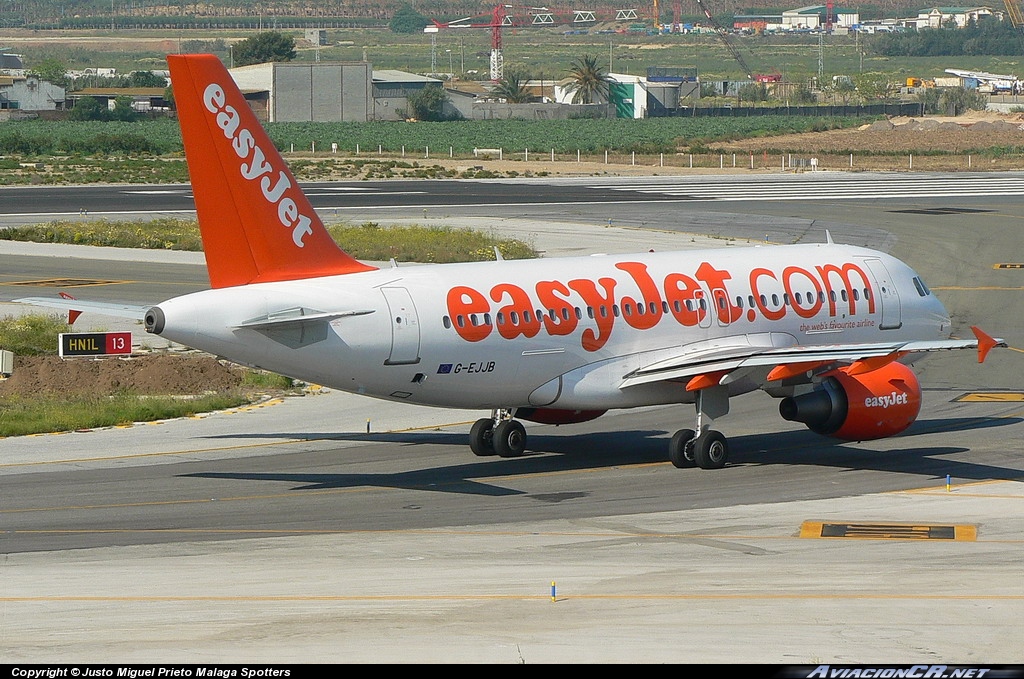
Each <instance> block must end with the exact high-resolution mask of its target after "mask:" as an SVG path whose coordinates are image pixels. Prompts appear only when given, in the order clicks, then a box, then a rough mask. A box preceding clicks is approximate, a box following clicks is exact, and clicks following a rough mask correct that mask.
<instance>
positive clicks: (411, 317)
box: [380, 288, 420, 365]
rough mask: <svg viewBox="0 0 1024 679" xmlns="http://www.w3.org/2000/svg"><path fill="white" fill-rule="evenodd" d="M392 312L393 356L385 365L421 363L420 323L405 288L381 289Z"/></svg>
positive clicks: (410, 297)
mask: <svg viewBox="0 0 1024 679" xmlns="http://www.w3.org/2000/svg"><path fill="white" fill-rule="evenodd" d="M380 290H381V292H382V293H384V299H385V300H386V301H387V303H388V309H389V310H390V312H391V355H390V356H388V359H387V360H386V361H384V365H408V364H411V363H419V362H420V321H419V317H418V316H417V315H416V307H415V305H413V302H412V296H411V295H410V294H409V291H408V290H406V289H405V288H381V289H380Z"/></svg>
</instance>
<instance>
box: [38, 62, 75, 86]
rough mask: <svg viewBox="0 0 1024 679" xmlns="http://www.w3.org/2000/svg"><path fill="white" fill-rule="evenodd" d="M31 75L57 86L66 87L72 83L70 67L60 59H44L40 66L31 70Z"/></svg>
mask: <svg viewBox="0 0 1024 679" xmlns="http://www.w3.org/2000/svg"><path fill="white" fill-rule="evenodd" d="M29 75H34V76H36V77H37V78H39V79H40V80H45V81H46V82H48V83H50V84H51V85H56V86H57V87H64V88H66V87H67V86H68V84H69V83H70V79H69V78H68V68H67V66H66V65H65V64H64V62H63V61H61V60H60V59H54V58H50V59H43V60H42V61H40V62H39V65H38V66H36V67H35V68H33V69H32V70H31V71H29Z"/></svg>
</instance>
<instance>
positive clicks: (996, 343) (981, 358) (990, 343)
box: [971, 325, 1006, 363]
mask: <svg viewBox="0 0 1024 679" xmlns="http://www.w3.org/2000/svg"><path fill="white" fill-rule="evenodd" d="M971 332H973V333H974V336H975V337H977V338H978V363H984V362H985V357H986V356H988V352H989V351H991V350H992V349H994V348H995V347H1005V346H1006V342H1003V341H1002V340H997V339H996V338H994V337H992V336H991V335H989V334H988V333H986V332H985V331H984V330H982V329H981V328H979V327H978V326H976V325H972V326H971Z"/></svg>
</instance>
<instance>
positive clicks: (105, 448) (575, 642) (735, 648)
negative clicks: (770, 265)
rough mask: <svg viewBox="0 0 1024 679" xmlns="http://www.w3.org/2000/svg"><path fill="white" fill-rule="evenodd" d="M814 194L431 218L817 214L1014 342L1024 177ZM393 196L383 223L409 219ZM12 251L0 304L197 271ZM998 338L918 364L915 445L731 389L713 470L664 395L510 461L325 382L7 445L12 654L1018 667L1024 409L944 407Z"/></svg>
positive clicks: (608, 241)
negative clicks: (929, 195)
mask: <svg viewBox="0 0 1024 679" xmlns="http://www.w3.org/2000/svg"><path fill="white" fill-rule="evenodd" d="M602 182H604V183H606V184H609V185H614V184H615V182H609V181H608V180H607V179H603V180H602ZM421 186H423V187H425V188H428V189H429V186H430V184H429V183H422V184H421ZM638 186H639V184H637V185H633V186H632V188H631V189H630V190H631V191H635V190H637V187H638ZM531 192H532V189H531V191H522V190H521V188H520V193H523V194H530V193H531ZM608 192H609V193H614V187H613V186H612V188H611V189H609V191H608ZM471 193H472V192H471ZM836 200H837V201H839V202H833V203H828V202H822V201H807V202H805V201H800V200H795V199H788V200H779V201H765V200H757V199H752V200H750V201H748V202H742V201H739V202H737V201H728V203H729V204H728V205H727V206H724V207H723V203H722V202H716V203H715V204H713V205H712V204H705V203H702V204H701V205H700V206H699V207H697V206H688V207H685V208H680V207H679V206H677V205H675V204H671V203H670V204H668V206H666V204H664V203H661V202H653V203H651V204H650V205H648V204H646V203H639V204H635V203H610V204H609V205H607V206H604V207H602V208H601V209H600V211H598V212H595V211H593V209H592V208H590V207H587V206H586V205H583V204H580V205H574V204H572V202H571V201H566V202H565V203H564V204H561V205H559V206H553V205H551V204H550V203H545V204H542V205H533V206H529V207H517V208H515V209H504V208H500V207H498V206H496V205H478V206H473V207H461V208H458V209H456V207H452V208H451V213H452V214H448V215H444V216H442V215H431V216H428V219H431V220H437V221H442V220H444V221H446V222H453V223H458V224H462V223H466V222H470V221H475V222H477V223H480V222H482V223H483V224H485V225H490V226H492V227H494V228H499V229H508V230H509V231H510V232H514V231H518V232H520V233H523V232H526V233H531V234H533V235H534V236H535V237H536V239H537V244H538V246H539V247H540V248H541V249H542V250H545V252H546V255H547V256H556V255H559V254H566V253H576V251H577V249H579V248H581V244H582V243H585V245H582V247H589V248H597V249H599V250H600V251H623V250H616V249H615V248H626V247H631V248H635V247H636V246H637V245H638V244H642V245H643V246H644V247H645V248H646V247H647V246H648V245H650V246H651V247H655V248H659V249H667V248H670V247H677V248H678V247H697V246H703V245H707V244H710V243H717V244H722V243H725V244H726V246H728V247H733V246H735V247H753V246H755V245H757V244H759V243H761V242H763V240H764V236H765V233H766V232H767V233H769V234H771V240H772V242H789V241H788V240H786V239H792V238H796V237H799V238H806V239H813V238H820V237H821V235H822V233H823V230H824V228H823V225H828V226H827V228H829V230H830V232H831V233H832V236H833V238H835V239H836V240H837V241H838V240H842V239H844V238H848V239H850V240H847V241H846V242H851V241H852V240H855V239H857V238H861V239H866V240H869V241H870V242H875V241H881V242H883V243H884V244H885V246H886V247H884V248H883V249H888V250H890V251H893V252H894V254H897V256H901V257H903V258H905V259H907V261H908V262H909V263H911V265H913V266H914V267H915V268H917V269H918V271H920V272H921V273H922V274H923V275H924V276H926V278H927V279H928V281H929V284H930V285H931V286H932V287H933V289H936V290H938V294H939V296H940V298H942V299H943V300H944V301H946V302H947V307H948V308H950V311H951V312H953V313H954V316H955V317H956V323H957V327H966V326H967V325H970V324H981V325H982V326H983V327H986V328H987V329H991V331H992V332H993V333H995V334H998V335H999V336H1002V337H1004V338H1006V339H1007V340H1008V342H1009V343H1010V345H1011V347H1020V346H1024V336H1022V334H1021V333H1022V328H1021V327H1020V323H1021V321H1020V314H1017V313H1008V311H1009V310H1010V309H1011V308H1012V304H1013V303H1014V301H1015V300H1014V298H1015V297H1017V296H1019V289H1020V285H1019V281H1017V280H1015V279H1013V278H1011V277H1012V276H1015V275H1017V274H1016V273H1015V272H1013V271H1003V270H999V269H996V268H994V265H995V264H996V263H998V262H1000V261H1003V260H1005V259H1007V258H1008V255H1011V254H1012V249H1011V248H1012V246H1013V244H1015V243H1016V238H1015V236H1014V234H1015V231H1016V228H1017V225H1018V224H1019V219H1020V218H1021V216H1022V213H1021V209H1020V205H1019V202H1020V201H1019V200H1018V198H1017V197H1016V196H1015V195H1010V196H980V195H977V196H971V197H963V198H958V197H954V196H950V197H949V198H948V199H947V200H943V201H942V205H941V206H940V207H947V208H948V207H956V208H960V209H970V210H978V212H973V213H956V212H947V213H946V214H938V215H934V214H919V213H915V212H903V210H908V209H913V210H919V209H933V208H934V207H935V206H934V205H930V204H929V201H925V200H922V199H919V198H918V197H907V196H906V195H902V196H897V197H890V198H884V199H883V198H875V199H871V202H870V203H864V202H862V200H863V199H861V198H846V199H836ZM638 205H639V207H638ZM404 209H405V214H404V216H402V217H401V218H403V219H410V220H416V219H419V220H420V221H422V216H421V215H417V214H416V212H415V211H412V210H410V209H409V207H408V206H406V207H405V208H404ZM390 210H392V211H394V212H395V213H399V212H401V211H402V206H397V207H392V208H390ZM410 212H411V214H410ZM472 212H477V213H478V214H467V213H472ZM757 212H760V213H761V214H762V216H760V217H755V216H752V215H753V214H754V213H757ZM456 213H458V214H456ZM581 213H585V214H586V215H587V217H586V218H581V217H580V216H579V215H580V214H581ZM965 214H968V215H969V219H970V220H971V221H970V228H967V225H966V224H965V223H964V221H963V220H964V219H965V217H964V215H965ZM598 215H600V218H598ZM331 216H333V215H325V217H327V218H330V217H331ZM349 216H350V217H353V218H357V219H358V218H360V217H361V216H362V213H361V212H360V211H359V210H355V209H354V210H352V211H351V213H350V215H349ZM556 216H557V218H556ZM394 218H395V219H398V218H399V217H398V216H395V217H394ZM609 219H610V220H611V223H610V224H609V223H608V220H609ZM701 225H705V226H707V225H710V226H712V227H713V228H711V229H699V228H695V227H699V226H701ZM688 229H689V230H688ZM979 233H982V234H983V237H982V238H980V239H979V238H978V235H979ZM858 244H860V243H858ZM876 246H877V243H876ZM7 247H8V244H7V243H6V242H0V248H7ZM11 249H12V250H13V249H17V248H11ZM33 252H35V251H34V250H33V249H32V247H31V246H30V247H23V248H21V250H20V254H18V255H17V256H15V255H13V254H12V253H11V251H10V250H8V249H0V254H2V255H3V258H4V262H5V267H4V273H3V275H2V276H0V298H2V299H10V298H11V295H12V294H17V296H26V295H29V294H42V292H43V291H42V290H27V289H26V287H25V286H22V285H12V283H16V282H18V281H25V280H31V279H32V277H33V276H43V275H47V272H48V271H49V272H50V273H49V274H48V275H51V276H52V275H55V274H58V273H59V274H60V275H64V274H65V273H67V274H69V275H71V274H73V275H76V276H82V277H89V276H94V275H95V276H99V275H101V274H102V273H103V272H106V275H109V273H110V272H111V271H112V270H116V271H117V273H118V276H117V278H118V279H119V280H123V281H125V282H123V283H112V284H109V285H101V286H96V287H91V288H90V289H89V291H88V295H86V294H85V293H83V294H81V296H82V297H86V296H91V297H95V295H93V293H94V292H100V293H101V294H102V295H103V296H102V297H99V298H106V299H118V300H120V301H132V300H134V301H137V302H149V301H159V299H161V298H163V297H166V296H170V295H171V294H177V292H176V290H179V289H181V290H187V289H191V287H190V286H202V285H203V281H202V269H201V268H200V267H197V266H196V264H195V263H191V262H189V261H188V258H182V261H179V262H161V263H146V262H122V263H119V264H117V265H116V267H117V268H116V269H112V266H113V265H112V264H111V262H110V261H109V260H104V259H89V258H83V257H80V256H62V257H61V259H58V260H54V259H53V258H49V259H47V258H45V257H42V256H40V255H39V254H33ZM102 254H103V253H100V254H99V255H96V254H95V253H93V254H91V255H90V256H102ZM1011 259H1012V258H1011ZM151 266H157V267H160V268H158V269H150V267H151ZM154 270H155V271H158V272H159V273H158V274H156V275H154V274H151V273H148V272H149V271H154ZM29 287H31V286H29ZM153 297H156V299H155V300H154V299H153ZM958 353H959V354H966V353H968V352H958ZM1019 356H1020V354H1019V352H1016V351H1012V350H1011V351H1003V352H1000V353H999V354H998V355H993V356H992V357H991V358H990V359H989V361H988V362H986V363H985V364H984V365H983V366H978V365H977V364H976V362H974V359H973V357H971V356H966V355H942V356H936V357H929V358H928V359H927V361H925V362H923V363H922V364H921V366H920V374H921V375H922V383H923V386H924V387H925V390H926V391H925V397H924V398H925V408H924V410H923V412H922V416H921V418H920V419H919V420H918V422H917V423H916V424H915V425H913V427H912V428H911V429H910V430H909V431H908V432H907V433H906V434H905V435H902V436H899V437H895V438H892V439H885V440H883V441H874V442H870V443H864V444H837V443H835V442H832V441H829V440H827V439H822V438H820V437H817V436H815V435H813V434H811V433H810V432H807V431H806V430H804V429H802V428H801V427H799V426H798V425H794V424H793V423H789V422H785V421H784V420H782V419H781V418H780V417H779V416H778V413H777V411H776V408H777V404H776V403H775V402H774V401H773V400H772V399H769V398H767V397H763V396H761V395H751V396H748V397H740V398H737V399H735V400H734V402H733V411H732V413H731V414H730V415H729V416H728V417H727V418H724V419H723V420H721V422H720V426H721V428H722V430H723V432H724V433H726V434H727V435H728V436H729V437H730V440H731V441H732V443H733V455H732V464H730V466H729V467H727V468H726V469H723V470H719V471H710V472H709V471H703V470H699V469H691V470H678V469H675V468H674V467H672V466H671V465H670V464H669V463H668V462H667V461H665V459H664V450H665V446H666V443H667V437H668V436H669V435H670V433H671V431H673V430H674V429H675V428H678V422H679V421H680V419H681V418H684V417H685V418H688V417H690V413H689V411H685V412H684V411H683V409H682V408H669V407H662V408H647V409H639V410H637V411H623V412H619V413H610V414H609V415H606V416H605V417H603V418H600V419H598V420H595V421H593V422H591V423H586V424H582V425H574V426H571V427H557V428H556V427H541V426H538V425H532V426H531V427H530V434H531V446H530V449H531V454H530V455H528V456H526V457H524V458H520V459H492V458H474V457H473V456H472V454H471V453H470V452H469V451H468V448H467V447H466V443H465V436H466V432H467V431H468V426H469V422H471V421H472V419H475V417H478V416H479V413H475V412H461V411H455V412H452V411H438V410H431V409H425V408H410V407H404V406H392V405H388V404H381V403H379V402H371V401H367V400H365V399H360V398H358V397H353V396H348V395H345V394H340V393H333V392H331V393H321V394H316V395H309V396H306V397H303V398H295V399H287V400H286V401H284V402H281V403H268V404H265V405H263V406H262V407H258V408H251V409H243V410H239V411H233V412H227V413H217V414H212V415H210V416H208V417H204V418H200V419H196V420H179V421H173V422H165V423H159V424H152V425H135V426H134V427H131V428H128V429H108V430H102V431H94V432H77V433H72V434H63V435H49V436H41V437H26V438H21V439H5V440H0V475H2V476H3V484H4V492H3V494H2V499H0V552H2V553H3V554H4V557H3V560H2V563H3V564H4V568H3V572H2V575H3V577H4V582H5V586H4V588H3V591H2V595H0V601H2V602H3V609H2V610H3V615H4V621H5V624H4V627H5V647H6V649H7V653H6V655H8V656H9V662H112V661H115V660H116V662H122V663H131V662H139V663H142V662H145V663H154V662H160V663H169V662H184V663H192V662H241V663H256V662H265V663H285V662H299V663H305V662H353V663H379V662H394V663H417V662H428V663H442V662H458V663H469V662H487V663H537V662H563V663H566V662H575V663H585V662H603V663H627V662H629V663H636V662H670V663H679V662H684V663H685V662H695V663H696V662H701V663H736V662H754V663H779V664H787V665H804V664H817V663H820V662H833V663H870V662H887V663H913V662H927V663H934V662H949V663H955V662H962V663H1019V662H1021V657H1020V651H1019V644H1018V643H1017V640H1018V639H1019V638H1020V634H1021V632H1022V631H1024V627H1022V623H1021V622H1020V620H1021V616H1020V610H1021V605H1022V602H1024V586H1022V582H1021V579H1020V578H1019V557H1018V555H1019V549H1020V543H1021V529H1020V522H1019V520H1017V517H1019V515H1020V506H1021V501H1022V499H1024V493H1022V492H1021V488H1020V483H1019V479H1020V478H1021V475H1022V469H1024V461H1022V460H1021V459H1020V454H1019V451H1020V450H1021V445H1020V443H1021V442H1020V437H1021V436H1022V433H1024V430H1022V428H1021V426H1020V423H1021V416H1022V413H1024V405H1022V403H1021V402H1017V401H1014V400H1012V399H1007V400H1003V399H988V400H980V401H964V400H961V399H962V398H963V397H964V396H965V395H966V394H971V393H976V392H985V393H989V394H991V393H992V391H993V390H994V389H998V390H1002V391H1006V392H1011V391H1020V390H1021V387H1022V385H1024V380H1022V377H1021V372H1020V371H1021V366H1020V358H1019ZM367 429H369V432H367ZM947 475H948V478H949V482H948V485H947ZM823 523H827V524H829V525H839V526H846V527H848V528H849V527H852V529H851V530H854V529H859V530H861V531H864V530H867V529H865V528H864V527H865V526H868V527H871V528H870V530H871V531H874V532H869V533H868V534H869V535H870V536H871V537H872V538H873V539H864V538H863V537H861V538H860V539H855V538H849V539H846V538H822V537H820V536H819V537H810V536H808V534H807V533H806V531H807V530H811V531H812V532H813V526H815V525H817V524H823ZM808 526H811V527H812V528H808ZM879 526H882V527H885V526H888V527H889V528H887V529H882V530H879V529H878V527H879ZM950 527H964V528H965V530H966V529H967V528H970V529H973V539H967V538H963V539H961V538H960V537H958V536H957V534H956V533H955V532H953V533H952V534H953V535H954V538H950V537H938V536H939V535H940V534H945V533H943V530H944V529H947V528H950ZM931 528H935V530H934V531H931V530H930V529H931ZM916 529H920V530H916ZM940 529H941V530H940ZM950 530H952V529H951V528H950ZM933 533H934V534H935V536H936V537H934V538H933V537H930V536H931V535H932V534H933ZM962 533H963V532H962ZM968 533H970V531H969V530H966V533H963V534H968ZM863 535H864V533H863V532H862V533H861V536H863Z"/></svg>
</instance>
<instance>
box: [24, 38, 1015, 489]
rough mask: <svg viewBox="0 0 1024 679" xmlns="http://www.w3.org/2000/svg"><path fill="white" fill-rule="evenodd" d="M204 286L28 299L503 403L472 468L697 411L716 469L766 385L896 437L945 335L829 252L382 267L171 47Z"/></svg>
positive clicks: (392, 393) (422, 390) (909, 302)
mask: <svg viewBox="0 0 1024 679" xmlns="http://www.w3.org/2000/svg"><path fill="white" fill-rule="evenodd" d="M167 61H168V64H169V66H170V73H171V81H172V86H173V88H174V97H175V101H176V105H177V109H178V117H179V121H180V125H181V131H182V137H183V140H184V146H185V154H186V160H187V162H188V166H189V172H190V177H191V183H192V188H193V194H194V197H195V204H196V213H197V218H198V221H199V225H200V230H201V232H202V238H203V248H204V251H205V256H206V263H207V269H208V272H209V277H210V286H211V287H210V288H209V289H207V290H203V291H200V292H195V293H191V294H187V295H183V296H180V297H175V298H172V299H168V300H166V301H164V302H161V303H159V304H157V305H156V306H152V307H136V306H131V305H110V304H105V303H91V304H90V303H88V302H83V301H82V300H73V301H71V300H66V299H65V300H59V301H58V300H53V299H50V298H24V299H21V300H18V301H21V302H26V303H31V304H37V305H43V306H54V307H58V308H63V309H72V308H73V309H75V310H79V311H82V310H86V311H100V312H102V313H107V314H113V315H124V316H128V317H135V318H139V319H141V320H143V321H144V324H145V329H146V331H147V332H149V333H153V334H155V335H159V336H161V337H163V338H166V339H168V340H171V341H173V342H176V343H179V344H183V345H186V346H190V347H193V348H195V349H199V350H202V351H205V352H209V353H211V354H214V355H217V356H221V357H224V358H226V359H228V360H230V361H233V362H236V363H239V364H242V365H246V366H251V367H255V368H261V369H265V370H269V371H273V372H277V373H280V374H283V375H288V376H290V377H293V378H297V379H299V380H304V381H307V382H311V383H315V384H320V385H324V386H327V387H331V388H334V389H338V390H343V391H348V392H354V393H358V394H364V395H366V396H371V397H376V398H379V399H387V400H390V401H399V402H405V403H415V404H424V405H431V406H439V407H450V408H460V409H481V410H490V415H489V416H487V417H482V418H480V419H479V420H477V421H476V422H475V423H474V424H473V425H472V427H471V429H470V432H469V446H470V448H471V450H472V452H473V453H475V454H476V455H479V456H491V455H497V456H501V457H509V458H510V457H517V456H520V455H522V454H523V453H524V452H525V451H526V448H527V435H526V429H525V427H524V425H523V424H522V422H521V420H526V421H531V422H539V423H547V424H569V423H577V422H585V421H588V420H591V419H594V418H596V417H599V416H600V415H602V414H604V413H605V412H607V411H608V410H611V409H623V408H634V407H639V406H650V405H661V404H684V405H692V406H693V407H694V411H695V418H694V424H693V428H692V429H691V428H682V429H679V430H678V431H677V432H675V434H674V435H673V436H672V437H671V440H670V442H669V445H668V458H669V460H670V461H671V462H672V464H673V465H675V466H676V467H680V468H683V467H692V466H697V467H700V468H703V469H717V468H721V467H723V466H725V465H726V463H727V461H728V453H729V445H728V441H727V439H726V437H725V436H724V435H723V434H722V433H721V432H719V431H717V430H716V429H713V428H712V426H713V424H714V421H715V420H717V419H719V418H721V417H723V416H725V415H726V414H727V413H728V411H729V400H730V398H732V397H734V396H738V395H741V394H744V393H748V392H753V391H755V390H759V389H760V390H763V391H765V392H767V393H768V394H770V395H771V396H773V397H776V398H778V399H780V402H779V411H780V414H781V416H782V417H783V418H784V419H785V420H789V421H794V422H800V423H803V424H805V425H806V426H807V427H808V428H809V429H811V430H812V431H814V432H816V433H818V434H821V435H824V436H828V437H833V438H837V439H841V440H847V441H865V440H872V439H878V438H883V437H888V436H892V435H895V434H899V433H900V432H902V431H904V430H905V429H906V428H907V427H909V426H910V424H911V423H913V422H914V420H915V419H916V417H917V415H918V413H919V411H920V407H921V396H922V392H921V387H920V384H919V382H918V379H917V377H916V376H915V374H914V372H913V371H912V369H911V368H910V367H909V365H910V364H911V363H912V362H913V360H914V359H915V358H919V357H920V356H922V355H924V354H926V353H929V352H938V351H942V350H958V349H976V350H977V353H978V361H979V362H983V361H984V360H985V357H986V355H987V354H988V353H989V351H990V350H991V349H992V348H993V347H997V346H1001V347H1005V346H1006V344H1005V342H1003V341H1002V340H999V339H995V338H993V337H991V336H989V335H988V334H986V333H984V332H983V331H982V330H980V329H978V328H972V330H973V332H974V335H975V338H974V339H954V338H952V337H951V329H952V324H951V321H950V317H949V314H948V313H947V312H946V310H945V308H944V307H943V305H942V303H941V302H940V301H939V300H938V299H937V298H936V297H935V295H934V294H933V293H932V292H931V290H930V289H929V288H928V287H927V286H926V285H925V283H924V281H923V280H922V279H921V277H920V276H919V275H917V273H915V272H914V271H913V269H911V268H910V267H909V266H908V265H907V264H905V263H904V262H902V261H900V260H898V259H896V258H894V257H892V256H890V255H888V254H886V253H884V252H879V251H875V250H871V249H867V248H862V247H854V246H849V245H842V244H837V243H835V242H833V240H832V238H831V236H830V235H828V234H826V238H825V242H823V243H815V244H801V245H771V246H758V247H753V248H740V249H737V248H729V249H706V250H692V251H681V252H658V253H654V252H644V253H638V254H634V255H600V256H590V257H571V258H552V259H545V258H540V259H531V260H516V261H511V260H504V259H502V258H501V256H500V253H499V252H497V250H496V252H495V254H496V260H495V261H487V262H472V263H457V264H439V265H429V266H415V267H399V266H397V264H395V263H394V262H392V265H391V266H384V267H376V266H373V265H371V264H367V263H365V262H361V261H358V260H357V259H355V258H353V257H352V256H350V255H349V254H348V253H346V252H345V251H344V250H342V249H341V248H340V247H339V246H338V245H337V244H336V243H335V242H334V241H333V240H332V239H331V237H330V235H329V234H328V232H327V230H326V228H325V227H324V225H323V223H322V222H321V220H320V219H319V217H318V216H317V214H316V212H315V211H314V209H313V207H312V205H311V204H310V203H309V201H308V200H307V199H306V197H305V195H304V194H303V192H302V191H301V189H300V188H299V186H298V183H297V182H296V180H295V178H294V176H293V175H292V174H291V172H290V171H289V169H288V167H287V166H286V164H285V161H284V159H283V158H282V157H281V155H280V154H279V153H278V152H277V150H276V149H275V147H274V145H273V143H272V142H271V141H270V138H269V137H268V136H267V134H266V132H265V131H264V130H263V128H262V127H261V125H260V123H259V122H258V120H257V118H256V116H255V115H254V114H253V112H252V111H251V109H250V108H249V106H248V104H247V103H246V101H245V99H244V98H243V96H242V94H241V93H240V92H239V90H238V88H237V86H236V85H235V83H234V81H233V80H232V78H231V75H230V74H229V72H228V71H227V69H226V68H225V67H224V65H223V64H222V63H221V61H220V60H219V59H218V58H217V57H215V56H213V55H169V56H168V57H167Z"/></svg>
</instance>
